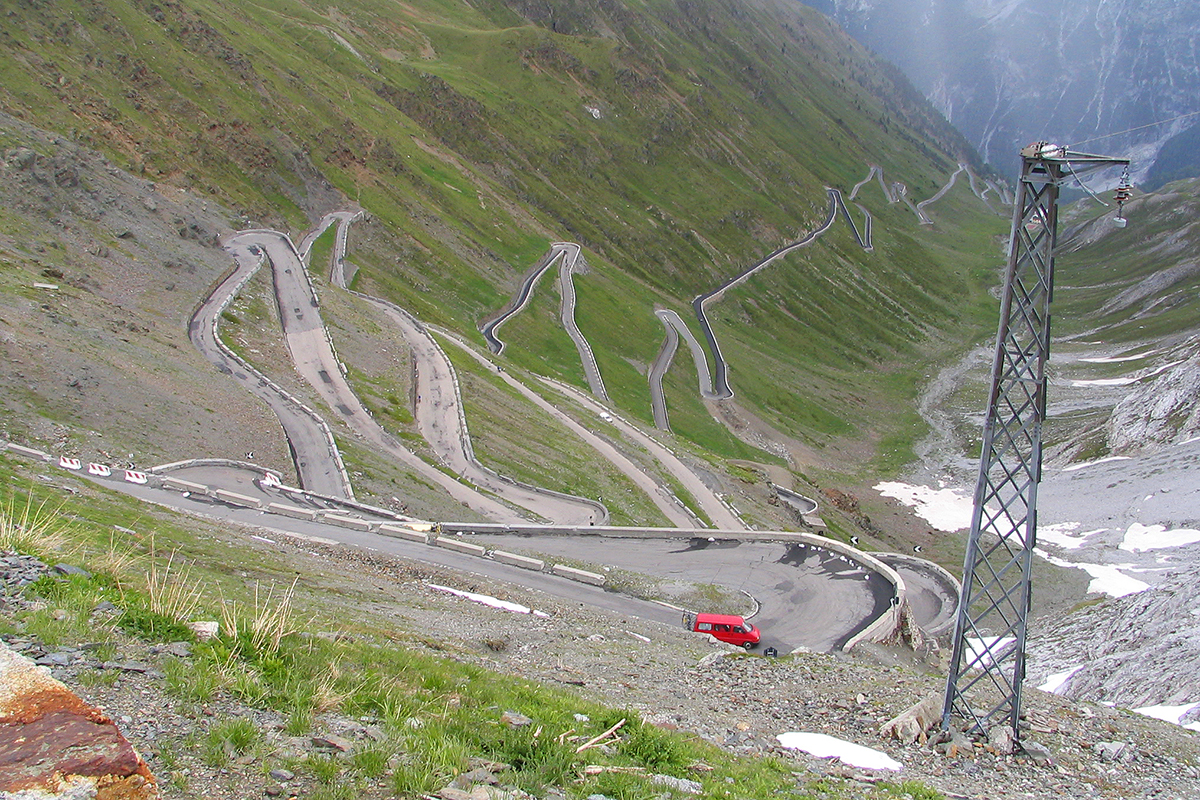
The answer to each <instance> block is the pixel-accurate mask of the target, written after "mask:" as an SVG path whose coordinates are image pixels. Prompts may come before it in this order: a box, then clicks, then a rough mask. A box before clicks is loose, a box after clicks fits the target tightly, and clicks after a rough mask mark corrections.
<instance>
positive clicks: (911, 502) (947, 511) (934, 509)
mask: <svg viewBox="0 0 1200 800" xmlns="http://www.w3.org/2000/svg"><path fill="white" fill-rule="evenodd" d="M874 488H875V491H877V492H879V494H881V495H883V496H884V497H891V498H893V499H895V500H899V501H900V502H901V503H903V504H904V505H906V506H909V507H910V508H915V509H916V514H917V516H918V517H920V518H921V519H923V520H925V521H926V522H928V523H929V524H930V525H932V526H933V527H935V528H937V529H938V530H939V531H946V532H948V533H952V532H954V531H960V530H963V529H964V528H969V527H971V512H972V511H974V501H973V500H972V499H971V498H970V497H964V496H963V495H961V494H959V493H958V492H957V491H956V490H954V489H934V488H932V487H929V486H914V485H913V484H909V483H899V482H896V481H885V482H883V483H880V484H877V485H876V486H875V487H874Z"/></svg>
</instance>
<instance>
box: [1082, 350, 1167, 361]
mask: <svg viewBox="0 0 1200 800" xmlns="http://www.w3.org/2000/svg"><path fill="white" fill-rule="evenodd" d="M1155 352H1157V351H1152V352H1149V353H1142V354H1140V355H1136V356H1096V357H1095V358H1081V359H1079V360H1080V361H1086V362H1088V363H1089V364H1116V363H1118V362H1121V361H1137V360H1138V359H1142V358H1149V357H1150V356H1152V355H1154V353H1155Z"/></svg>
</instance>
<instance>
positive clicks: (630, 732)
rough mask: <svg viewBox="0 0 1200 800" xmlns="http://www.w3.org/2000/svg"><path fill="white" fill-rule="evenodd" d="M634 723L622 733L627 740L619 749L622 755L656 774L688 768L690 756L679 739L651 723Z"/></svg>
mask: <svg viewBox="0 0 1200 800" xmlns="http://www.w3.org/2000/svg"><path fill="white" fill-rule="evenodd" d="M634 722H635V724H633V725H631V726H626V728H625V729H624V731H622V733H623V734H624V736H625V738H624V740H623V741H622V742H621V744H620V746H619V747H618V751H619V752H620V753H621V755H623V756H625V757H626V758H629V759H632V760H633V761H634V762H635V763H637V764H638V765H640V766H644V767H646V768H647V769H650V770H653V771H654V772H673V771H679V770H682V769H684V768H686V767H687V765H688V763H689V761H688V756H687V754H686V753H685V752H683V748H682V747H681V745H680V743H679V740H678V739H677V738H675V737H672V736H671V735H670V734H668V733H667V732H666V731H663V730H660V729H659V728H656V727H654V726H653V725H651V724H649V723H646V722H641V721H640V720H638V721H634Z"/></svg>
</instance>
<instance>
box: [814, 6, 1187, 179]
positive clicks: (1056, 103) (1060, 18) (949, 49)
mask: <svg viewBox="0 0 1200 800" xmlns="http://www.w3.org/2000/svg"><path fill="white" fill-rule="evenodd" d="M809 5H812V6H814V7H816V8H819V9H821V10H823V11H826V12H827V13H829V14H831V15H832V16H833V17H834V18H836V19H837V20H838V21H839V22H840V23H841V24H842V25H843V26H844V27H845V28H846V30H847V31H849V32H850V33H851V35H853V36H855V37H856V38H857V39H858V40H859V41H861V42H863V43H864V44H866V45H867V46H869V47H871V48H872V49H874V50H875V51H876V52H878V53H879V54H880V55H882V56H883V57H884V58H887V59H889V60H891V61H893V62H895V63H896V64H899V65H900V66H901V67H902V68H903V69H904V71H905V72H906V74H908V75H909V77H910V78H911V79H912V80H913V83H915V84H916V85H917V86H918V87H919V88H920V89H921V90H922V91H923V92H925V94H926V95H927V96H928V97H929V98H930V99H931V100H933V102H934V104H935V105H937V107H938V108H939V109H940V110H941V111H942V112H943V113H944V114H945V115H946V117H947V118H948V119H949V120H950V121H951V122H953V123H954V124H955V125H956V126H957V127H958V128H959V130H961V131H963V133H964V134H966V136H967V138H968V139H970V140H971V141H972V142H973V143H974V144H975V146H976V147H978V148H979V149H980V151H981V152H982V153H983V154H984V157H985V158H986V159H987V161H988V162H989V163H990V164H991V165H993V166H994V167H995V168H997V169H999V170H1001V171H1002V172H1004V173H1006V174H1007V173H1012V172H1013V171H1014V170H1015V168H1016V164H1017V157H1016V153H1017V151H1018V150H1019V148H1021V147H1023V146H1024V145H1026V144H1028V143H1029V142H1030V141H1034V140H1036V139H1046V140H1049V141H1057V142H1061V143H1064V144H1067V143H1076V142H1085V141H1090V140H1091V139H1093V137H1098V136H1105V137H1107V135H1108V134H1112V133H1117V132H1120V131H1128V130H1130V129H1133V128H1140V127H1141V126H1146V125H1149V124H1150V123H1156V122H1160V121H1163V120H1171V119H1174V118H1175V117H1178V116H1179V115H1181V114H1188V113H1190V112H1194V111H1195V105H1194V98H1195V97H1196V93H1197V90H1198V89H1200V60H1198V59H1197V57H1196V40H1197V36H1198V35H1200V8H1198V7H1197V6H1196V4H1195V3H1192V2H1190V1H1189V0H1150V2H1132V1H1131V0H1117V1H1116V2H1111V1H1110V0H1069V1H1068V2H1062V3H1039V2H1033V1H1032V0H812V2H810V3H809ZM1198 121H1200V117H1195V116H1192V117H1189V118H1187V119H1180V120H1177V121H1174V122H1171V123H1169V124H1165V125H1155V126H1153V127H1146V128H1144V129H1141V130H1138V131H1135V132H1132V133H1129V134H1127V135H1121V136H1114V137H1111V138H1104V139H1102V140H1100V141H1097V142H1095V143H1094V144H1093V145H1090V148H1091V152H1102V153H1114V154H1123V155H1124V154H1128V155H1130V156H1132V157H1133V158H1134V159H1135V162H1136V163H1135V164H1134V167H1135V169H1136V172H1137V175H1138V177H1139V178H1147V180H1148V183H1147V186H1148V187H1157V186H1161V185H1162V184H1163V183H1164V182H1166V181H1169V180H1173V179H1176V178H1181V177H1187V176H1195V175H1197V174H1198V172H1197V165H1196V161H1195V147H1194V142H1195V136H1196V134H1195V128H1196V126H1197V124H1198ZM1189 143H1191V146H1189ZM1078 149H1081V150H1084V151H1089V147H1088V146H1081V147H1079V148H1078Z"/></svg>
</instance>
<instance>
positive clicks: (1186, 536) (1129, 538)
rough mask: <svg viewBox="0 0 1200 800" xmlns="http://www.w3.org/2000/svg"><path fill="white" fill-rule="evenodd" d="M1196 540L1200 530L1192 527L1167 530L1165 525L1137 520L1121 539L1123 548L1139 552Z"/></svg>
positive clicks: (1198, 540) (1197, 540) (1176, 545)
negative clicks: (1143, 522) (1148, 523)
mask: <svg viewBox="0 0 1200 800" xmlns="http://www.w3.org/2000/svg"><path fill="white" fill-rule="evenodd" d="M1147 499H1149V498H1147ZM1194 542H1200V531H1197V530H1193V529H1192V528H1176V529H1175V530H1167V528H1166V526H1163V525H1143V524H1142V523H1140V522H1135V523H1133V524H1132V525H1130V526H1129V529H1128V530H1126V531H1125V538H1124V539H1122V540H1121V544H1120V547H1121V549H1122V550H1129V551H1131V552H1134V553H1138V552H1142V551H1145V550H1158V549H1160V548H1164V547H1183V546H1184V545H1185V544H1193V543H1194Z"/></svg>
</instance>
